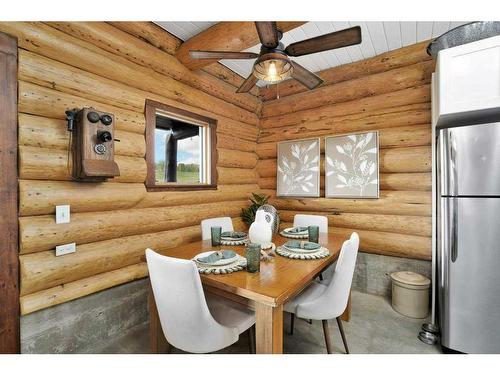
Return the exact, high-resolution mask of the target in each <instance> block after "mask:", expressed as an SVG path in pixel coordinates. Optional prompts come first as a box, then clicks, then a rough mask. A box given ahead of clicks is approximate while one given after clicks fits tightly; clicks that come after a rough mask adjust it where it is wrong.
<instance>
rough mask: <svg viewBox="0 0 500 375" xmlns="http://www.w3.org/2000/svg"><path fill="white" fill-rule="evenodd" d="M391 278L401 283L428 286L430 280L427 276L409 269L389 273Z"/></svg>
mask: <svg viewBox="0 0 500 375" xmlns="http://www.w3.org/2000/svg"><path fill="white" fill-rule="evenodd" d="M391 278H392V279H393V280H395V281H398V282H400V283H402V284H408V285H415V286H428V285H430V283H431V281H430V280H429V278H427V277H425V276H423V275H421V274H419V273H415V272H411V271H399V272H393V273H391Z"/></svg>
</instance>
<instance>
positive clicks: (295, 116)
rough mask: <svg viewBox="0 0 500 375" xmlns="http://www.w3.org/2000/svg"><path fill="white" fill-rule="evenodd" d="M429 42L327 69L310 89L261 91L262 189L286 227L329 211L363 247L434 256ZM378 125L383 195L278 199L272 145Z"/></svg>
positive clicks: (337, 228)
mask: <svg viewBox="0 0 500 375" xmlns="http://www.w3.org/2000/svg"><path fill="white" fill-rule="evenodd" d="M426 46H427V43H426V42H424V43H420V44H416V45H413V46H409V47H404V48H401V49H399V50H395V51H391V52H388V53H385V54H383V55H380V56H376V57H374V58H370V59H367V60H363V61H360V62H356V63H352V64H349V65H344V66H340V67H336V68H332V69H329V70H326V71H324V72H321V73H320V74H319V75H320V76H322V78H323V79H324V80H325V83H324V84H323V85H322V86H321V87H320V88H318V89H315V90H313V91H307V90H305V89H304V87H303V86H302V85H300V84H299V83H298V82H296V81H294V80H290V81H287V82H285V83H283V84H280V85H279V94H280V99H279V100H276V99H274V98H275V96H276V87H273V86H271V87H269V88H264V89H262V90H261V95H262V98H263V100H264V104H263V106H262V116H261V120H260V126H261V132H260V135H259V140H258V145H257V154H258V156H259V161H258V164H257V172H258V175H259V186H260V188H261V189H262V190H263V192H265V193H266V194H268V195H271V196H272V197H273V199H272V202H271V203H272V204H274V205H275V206H276V207H277V208H278V210H279V212H280V215H281V219H282V221H283V222H284V225H287V224H290V223H291V222H292V221H293V216H294V215H295V214H296V213H311V214H321V215H326V216H327V217H328V220H329V224H330V226H331V227H330V230H331V231H333V232H334V233H338V234H341V235H347V234H350V233H351V232H352V231H354V230H355V231H357V232H358V233H359V234H360V237H361V250H362V251H363V252H367V253H375V254H383V255H391V256H397V257H405V258H414V259H424V260H427V259H430V257H431V146H430V145H431V112H430V108H431V103H430V99H431V95H430V81H431V73H432V72H433V70H434V62H433V61H432V59H431V58H430V57H429V56H428V55H427V53H426V50H425V49H426ZM368 130H378V131H379V140H380V199H365V200H363V199H357V200H356V199H327V198H322V197H324V166H323V163H322V175H321V195H320V198H304V199H292V198H289V199H288V198H287V199H285V198H276V143H277V142H279V141H283V140H291V139H302V138H311V137H321V138H322V159H324V155H323V152H324V139H323V138H324V137H325V136H328V135H337V134H345V133H355V132H362V131H368Z"/></svg>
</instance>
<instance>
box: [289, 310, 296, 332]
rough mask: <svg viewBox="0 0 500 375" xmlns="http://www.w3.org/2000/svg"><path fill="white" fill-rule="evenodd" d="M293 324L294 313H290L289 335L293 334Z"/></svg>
mask: <svg viewBox="0 0 500 375" xmlns="http://www.w3.org/2000/svg"><path fill="white" fill-rule="evenodd" d="M294 325H295V314H294V313H290V335H293V326H294Z"/></svg>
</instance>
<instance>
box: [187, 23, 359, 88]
mask: <svg viewBox="0 0 500 375" xmlns="http://www.w3.org/2000/svg"><path fill="white" fill-rule="evenodd" d="M255 27H256V28H257V33H258V34H259V39H260V42H261V43H262V47H261V49H260V53H253V52H231V51H199V50H196V51H193V50H191V51H189V55H190V56H191V58H193V59H209V60H222V59H255V58H256V59H257V60H256V61H255V63H254V66H253V70H252V74H250V76H249V77H248V78H247V79H246V80H245V81H244V82H243V84H242V85H241V86H240V87H239V88H238V90H237V91H236V92H238V93H242V92H248V91H250V90H251V89H252V87H253V86H254V85H255V84H256V83H257V81H258V80H259V79H261V80H263V81H265V82H267V83H278V82H281V81H283V80H284V79H286V78H288V77H293V78H295V79H296V80H297V81H299V82H300V83H302V84H303V85H304V86H306V87H307V88H308V89H310V90H312V89H314V88H316V87H318V86H319V85H321V84H322V83H323V80H322V79H321V78H320V77H318V76H317V75H316V74H314V73H313V72H311V71H309V70H307V69H306V68H304V67H303V66H302V65H300V64H298V63H296V62H295V61H293V60H290V58H289V56H292V57H298V56H304V55H308V54H311V53H316V52H322V51H327V50H330V49H336V48H341V47H347V46H351V45H354V44H359V43H361V28H360V27H359V26H355V27H351V28H349V29H344V30H340V31H335V32H333V33H329V34H325V35H320V36H317V37H315V38H310V39H306V40H302V41H300V42H296V43H292V44H290V45H289V46H287V47H286V48H285V46H284V45H283V43H281V42H280V39H281V37H282V36H283V33H282V32H281V31H280V30H278V27H277V25H276V22H273V21H269V22H255Z"/></svg>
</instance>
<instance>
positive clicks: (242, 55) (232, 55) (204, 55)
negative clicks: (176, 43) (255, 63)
mask: <svg viewBox="0 0 500 375" xmlns="http://www.w3.org/2000/svg"><path fill="white" fill-rule="evenodd" d="M189 56H191V58H192V59H211V60H222V59H255V58H256V57H259V54H258V53H253V52H231V51H189Z"/></svg>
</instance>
